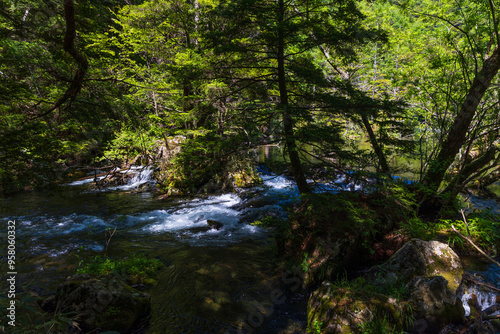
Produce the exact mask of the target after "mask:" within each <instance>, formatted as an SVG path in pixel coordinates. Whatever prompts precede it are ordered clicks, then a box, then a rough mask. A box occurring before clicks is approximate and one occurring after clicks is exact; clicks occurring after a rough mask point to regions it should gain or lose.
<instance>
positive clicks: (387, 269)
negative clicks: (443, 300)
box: [367, 239, 464, 294]
mask: <svg viewBox="0 0 500 334" xmlns="http://www.w3.org/2000/svg"><path fill="white" fill-rule="evenodd" d="M463 273H464V270H463V267H462V263H461V262H460V258H459V257H458V255H457V254H456V253H455V252H454V251H453V249H451V247H450V246H448V245H447V244H444V243H442V242H439V241H423V240H419V239H412V240H410V241H409V242H407V243H406V244H405V245H404V246H403V247H402V248H401V249H400V250H399V251H397V252H396V253H395V254H394V255H393V256H392V257H391V258H390V259H389V260H388V261H387V262H386V263H384V264H383V265H381V266H376V267H373V268H372V269H370V271H369V273H368V275H367V276H368V278H370V279H371V280H372V281H374V282H375V284H379V285H384V284H392V283H395V282H400V283H409V282H410V281H411V280H412V279H413V278H415V277H417V276H422V277H432V276H442V277H444V278H445V279H446V280H447V281H448V289H449V290H450V291H451V292H452V293H453V294H455V293H456V291H457V289H458V287H459V285H460V282H461V281H462V275H463Z"/></svg>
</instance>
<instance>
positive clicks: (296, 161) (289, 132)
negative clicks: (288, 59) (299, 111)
mask: <svg viewBox="0 0 500 334" xmlns="http://www.w3.org/2000/svg"><path fill="white" fill-rule="evenodd" d="M278 6H279V8H278V55H277V58H278V59H277V60H278V85H279V91H280V106H281V113H282V117H283V130H284V133H285V143H286V148H287V151H288V157H289V158H290V165H291V168H292V173H293V177H294V179H295V182H296V183H297V187H298V188H299V192H300V193H301V194H305V193H310V192H311V188H309V186H308V185H307V180H306V177H305V175H304V170H303V168H302V163H301V161H300V157H299V152H298V147H297V143H296V142H295V138H294V131H293V118H292V115H291V114H290V111H289V107H290V106H289V104H288V91H287V88H286V76H285V50H284V44H285V36H284V31H283V27H282V23H283V19H284V13H285V4H284V0H278Z"/></svg>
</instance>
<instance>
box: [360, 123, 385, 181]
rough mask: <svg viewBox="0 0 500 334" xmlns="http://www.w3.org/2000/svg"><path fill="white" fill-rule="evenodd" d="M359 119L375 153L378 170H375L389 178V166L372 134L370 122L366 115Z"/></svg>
mask: <svg viewBox="0 0 500 334" xmlns="http://www.w3.org/2000/svg"><path fill="white" fill-rule="evenodd" d="M361 119H362V121H363V125H364V126H365V129H366V132H367V133H368V138H370V143H371V144H372V147H373V150H374V151H375V154H376V155H377V157H378V162H379V166H380V168H377V169H378V170H379V171H380V172H382V173H384V174H386V175H388V176H389V177H390V176H391V170H390V169H389V165H388V164H387V159H386V158H385V154H384V151H383V150H382V147H381V146H380V145H379V143H378V141H377V137H376V136H375V133H374V132H373V129H372V126H371V124H370V121H369V120H368V117H367V116H366V115H361Z"/></svg>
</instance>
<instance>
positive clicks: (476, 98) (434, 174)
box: [422, 46, 500, 193]
mask: <svg viewBox="0 0 500 334" xmlns="http://www.w3.org/2000/svg"><path fill="white" fill-rule="evenodd" d="M499 47H500V46H497V47H496V48H495V50H494V51H493V53H492V54H491V56H490V57H489V58H487V59H486V60H485V61H484V63H483V66H482V68H481V70H480V71H479V72H478V73H477V74H476V76H475V78H474V81H473V82H472V85H471V87H470V88H469V91H468V92H467V95H466V97H465V100H464V102H463V103H462V106H461V108H460V111H459V113H458V115H457V116H456V118H455V121H454V122H453V124H452V126H451V128H450V130H449V132H448V135H447V137H446V139H445V141H444V142H443V144H442V146H441V150H440V151H439V154H438V155H437V157H436V159H435V160H433V161H432V163H431V164H430V166H429V169H428V172H427V174H426V175H425V176H424V179H423V181H422V182H423V184H424V185H426V186H427V187H428V188H429V189H430V190H431V191H432V192H433V193H437V191H438V189H439V186H440V185H441V182H442V181H443V179H444V175H445V173H446V171H447V169H448V168H449V167H450V165H451V164H452V163H453V160H454V159H455V156H456V155H457V154H458V152H459V150H460V148H461V147H462V145H463V144H464V143H465V140H466V135H467V131H468V130H469V127H470V124H471V122H472V119H473V118H474V115H475V114H476V110H477V107H478V105H479V102H480V101H481V99H482V98H483V96H484V93H485V92H486V89H487V88H488V87H489V86H490V84H491V81H492V79H493V78H494V77H495V75H496V74H497V73H498V71H499V69H500V49H499Z"/></svg>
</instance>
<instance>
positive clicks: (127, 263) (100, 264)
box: [77, 256, 163, 282]
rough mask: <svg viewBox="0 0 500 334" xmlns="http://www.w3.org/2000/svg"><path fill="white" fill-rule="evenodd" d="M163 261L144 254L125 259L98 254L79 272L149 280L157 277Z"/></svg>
mask: <svg viewBox="0 0 500 334" xmlns="http://www.w3.org/2000/svg"><path fill="white" fill-rule="evenodd" d="M162 266H163V263H162V262H161V261H160V260H158V259H148V258H145V257H143V256H132V257H129V258H126V259H124V260H113V259H111V258H107V257H101V256H96V257H95V258H94V259H93V260H92V261H91V262H88V263H86V264H85V265H84V266H83V267H81V268H79V269H78V270H77V273H78V274H93V275H98V276H107V275H112V274H114V275H124V276H125V277H127V278H128V279H129V280H133V281H139V282H148V281H150V280H151V279H154V278H155V277H156V273H157V271H158V269H159V268H161V267H162Z"/></svg>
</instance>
